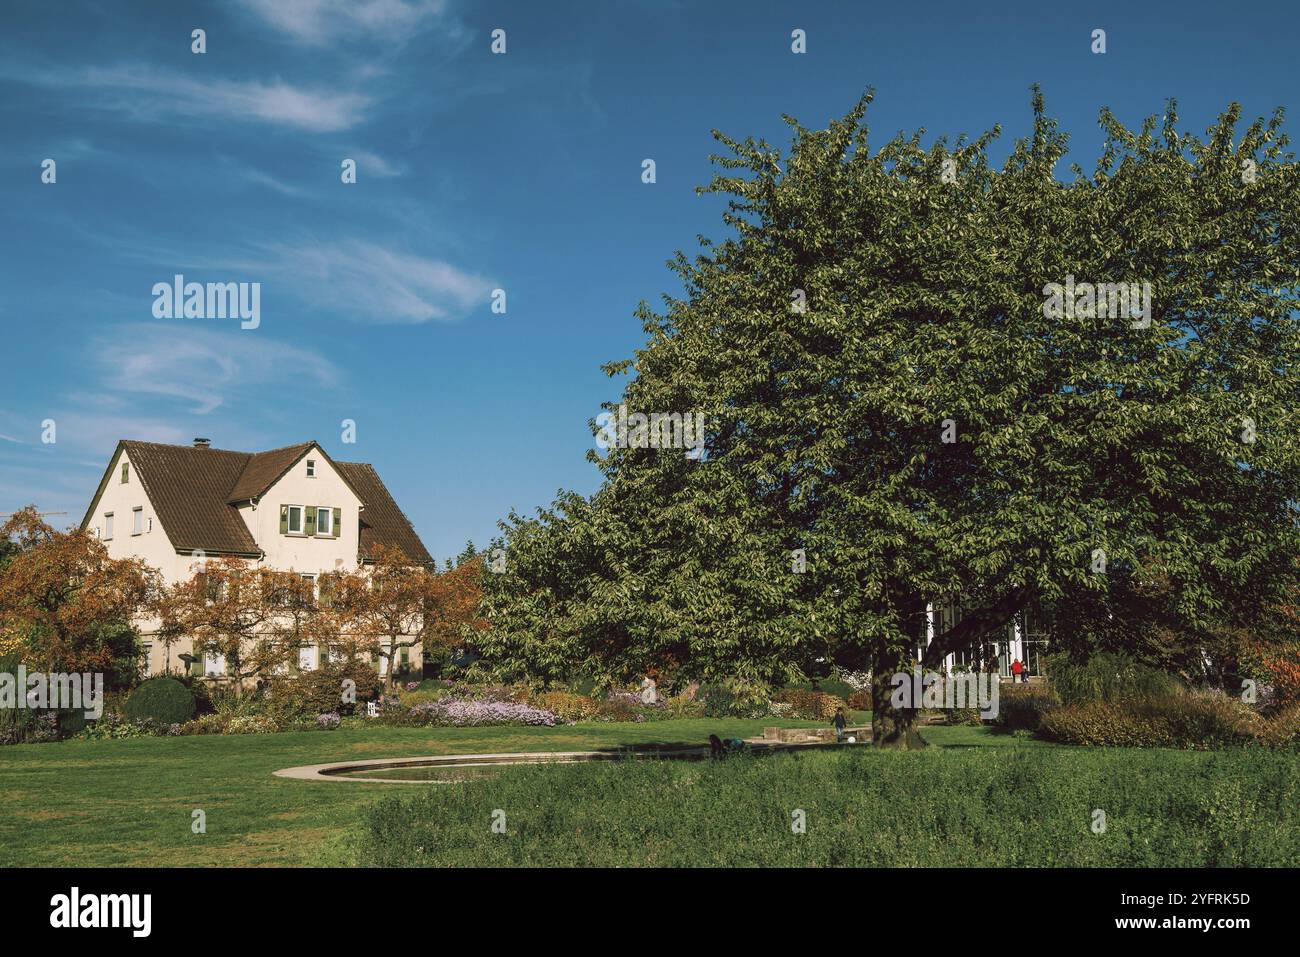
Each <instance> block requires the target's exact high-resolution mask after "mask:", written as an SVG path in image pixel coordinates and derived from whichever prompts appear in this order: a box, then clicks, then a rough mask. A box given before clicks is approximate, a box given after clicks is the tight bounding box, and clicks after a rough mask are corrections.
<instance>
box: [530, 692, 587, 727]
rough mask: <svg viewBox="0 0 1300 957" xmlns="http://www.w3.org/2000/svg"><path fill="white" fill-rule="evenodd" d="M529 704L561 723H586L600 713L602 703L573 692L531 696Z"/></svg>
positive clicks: (541, 693) (545, 693)
mask: <svg viewBox="0 0 1300 957" xmlns="http://www.w3.org/2000/svg"><path fill="white" fill-rule="evenodd" d="M526 703H527V704H530V705H532V706H533V707H535V708H541V709H542V710H543V711H549V712H551V714H553V715H555V716H556V717H557V718H559V719H560V720H561V721H568V722H573V721H585V720H587V719H589V718H594V717H595V716H596V715H597V714H599V713H600V702H598V701H597V700H596V699H595V698H592V697H590V696H588V695H585V694H575V693H574V692H572V691H541V692H537V693H535V694H530V695H529V696H528V698H527V702H526Z"/></svg>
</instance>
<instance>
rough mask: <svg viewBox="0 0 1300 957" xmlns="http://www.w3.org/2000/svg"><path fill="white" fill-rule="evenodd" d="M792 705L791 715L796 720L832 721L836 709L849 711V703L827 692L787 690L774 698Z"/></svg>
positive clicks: (778, 693) (799, 689) (801, 689)
mask: <svg viewBox="0 0 1300 957" xmlns="http://www.w3.org/2000/svg"><path fill="white" fill-rule="evenodd" d="M772 700H773V701H780V702H783V703H785V704H788V705H790V713H791V714H793V715H794V716H795V717H796V718H803V719H805V720H807V721H830V720H831V719H832V718H834V717H835V709H836V708H843V709H844V710H845V711H847V710H848V708H849V705H848V702H847V701H845V700H844V699H843V698H837V697H836V696H835V695H833V694H828V693H827V692H825V691H806V690H804V689H803V688H785V689H783V690H781V691H779V692H777V694H776V695H775V696H774V697H773V699H772Z"/></svg>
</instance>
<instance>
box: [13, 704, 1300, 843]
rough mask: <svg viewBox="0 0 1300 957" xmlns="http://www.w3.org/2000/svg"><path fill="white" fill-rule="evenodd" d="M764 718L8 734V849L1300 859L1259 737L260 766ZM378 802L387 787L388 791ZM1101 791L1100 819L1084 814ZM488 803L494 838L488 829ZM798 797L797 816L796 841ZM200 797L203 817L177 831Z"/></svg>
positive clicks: (1288, 762)
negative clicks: (386, 778) (1087, 745)
mask: <svg viewBox="0 0 1300 957" xmlns="http://www.w3.org/2000/svg"><path fill="white" fill-rule="evenodd" d="M773 723H777V722H773V721H772V719H765V720H756V721H742V720H734V719H733V720H713V719H699V720H681V721H666V722H648V723H644V724H590V725H578V726H569V727H559V728H513V727H512V728H384V727H366V728H359V729H345V730H339V731H335V732H329V733H322V732H305V733H297V734H273V735H229V736H208V737H181V738H142V739H133V740H119V741H93V742H92V741H68V742H62V743H59V744H45V745H20V746H12V747H6V748H4V749H2V750H0V808H2V809H3V810H0V866H7V867H13V866H39V865H45V866H59V865H82V866H139V865H158V866H213V865H216V866H221V865H226V866H273V865H306V866H310V865H320V864H347V863H367V864H369V863H376V864H378V863H388V864H398V865H402V864H423V865H461V866H464V865H473V864H525V863H528V864H560V865H563V864H597V863H604V864H621V865H629V864H639V863H658V864H721V863H731V864H742V865H744V864H788V865H800V864H810V863H817V864H848V863H852V864H889V863H894V864H1004V865H1010V864H1016V863H1022V864H1051V863H1056V864H1080V865H1090V864H1114V865H1121V866H1123V865H1128V864H1138V863H1153V864H1157V865H1159V864H1166V865H1173V864H1178V863H1183V864H1191V865H1200V864H1206V863H1209V864H1218V865H1237V864H1250V865H1252V866H1257V865H1274V864H1279V863H1291V864H1296V863H1300V823H1298V821H1297V815H1298V814H1300V811H1298V810H1297V808H1300V761H1298V760H1297V759H1296V758H1295V757H1294V756H1287V755H1280V754H1271V753H1268V752H1263V751H1251V752H1226V753H1183V752H1170V751H1121V750H1103V749H1095V750H1094V749H1081V748H1063V747H1055V746H1052V745H1046V744H1042V743H1040V742H1036V741H1032V740H1027V739H1023V738H1014V737H1009V736H1004V735H995V734H992V733H990V732H989V731H987V730H985V729H983V728H977V727H952V728H947V727H934V728H926V729H925V730H924V734H925V736H926V738H927V740H929V741H930V743H931V744H932V745H935V747H933V748H932V749H930V750H929V751H926V752H922V753H911V754H898V753H878V752H874V751H872V750H871V749H870V748H865V747H863V748H845V749H840V750H838V751H829V752H827V751H821V752H818V753H800V754H797V755H790V754H777V755H769V756H765V757H761V758H755V759H744V758H741V759H735V758H732V759H728V760H727V761H725V762H696V763H685V762H676V761H655V762H649V763H643V762H630V763H624V762H620V763H618V764H603V763H602V764H599V765H578V766H529V767H518V768H510V769H508V770H505V771H503V772H502V773H501V774H500V775H496V776H493V777H492V778H490V779H487V780H475V781H471V782H468V783H465V784H458V785H438V786H432V787H428V788H422V787H420V786H418V785H401V784H381V783H374V782H364V783H362V782H312V781H297V780H288V779H282V778H277V777H274V776H273V774H272V772H273V771H275V770H277V769H279V768H284V767H289V766H293V765H300V764H315V763H323V762H327V761H345V760H349V759H360V758H382V757H406V756H415V755H424V754H454V753H472V752H482V751H495V752H504V751H536V750H587V749H598V748H619V747H629V746H637V745H650V744H700V743H702V742H703V741H704V740H705V739H706V738H707V736H708V735H709V734H710V733H717V734H719V735H722V736H727V737H729V736H741V737H748V736H752V735H754V734H757V733H758V732H759V731H760V730H761V728H762V727H763V726H764V725H771V724H773ZM779 723H782V724H784V725H786V726H794V725H814V723H813V722H791V721H786V722H779ZM394 797H395V798H396V799H397V800H398V801H400V803H399V804H394V803H391V801H390V803H387V804H383V806H382V807H381V806H380V805H381V803H382V802H385V801H386V800H388V799H390V798H394ZM787 805H788V807H787ZM1098 807H1100V808H1103V809H1105V810H1106V812H1107V814H1108V829H1107V832H1106V834H1104V835H1095V834H1093V833H1092V831H1091V830H1090V822H1091V820H1092V818H1091V815H1092V812H1093V811H1094V810H1095V809H1096V808H1098ZM498 808H501V809H506V810H507V816H508V819H509V822H510V830H508V832H507V835H495V834H493V833H492V832H491V831H490V828H489V823H490V819H491V814H492V812H493V811H494V810H496V809H498ZM794 808H802V809H803V810H804V811H806V813H807V819H808V822H809V824H808V832H807V834H806V835H803V836H802V837H800V838H799V840H798V841H793V842H792V841H791V838H792V837H793V835H792V832H791V831H790V827H789V824H790V820H789V814H790V813H791V811H792V810H793V809H794ZM196 809H201V810H203V811H204V812H205V815H206V828H207V830H206V833H204V834H194V833H193V832H192V830H191V820H192V812H193V811H195V810H196Z"/></svg>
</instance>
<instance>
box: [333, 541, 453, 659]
mask: <svg viewBox="0 0 1300 957" xmlns="http://www.w3.org/2000/svg"><path fill="white" fill-rule="evenodd" d="M370 558H371V561H370V564H369V565H368V566H367V567H366V568H364V569H363V570H361V571H360V572H357V573H355V575H348V574H342V575H335V576H333V577H332V584H333V585H334V586H335V587H336V588H337V589H338V591H337V595H336V598H335V603H336V606H337V609H338V612H339V613H340V618H339V620H338V625H337V627H338V631H339V634H340V636H342V635H347V636H349V638H348V640H349V641H350V642H353V643H356V644H357V645H359V646H361V647H366V648H370V649H372V650H374V651H375V652H377V653H378V654H379V656H380V659H381V660H383V661H385V662H387V664H388V681H389V684H394V683H396V681H397V664H398V661H399V658H400V656H401V653H402V651H403V649H410V648H413V647H415V646H416V645H418V644H420V643H421V642H422V641H423V640H424V638H425V632H426V627H425V626H426V622H427V621H428V620H429V611H430V609H431V608H433V607H435V606H436V604H437V602H438V590H437V587H436V585H435V582H434V576H433V575H432V574H431V573H430V571H429V570H428V569H427V568H425V567H423V566H420V565H412V564H411V562H410V559H408V558H407V557H406V555H405V553H403V552H402V551H401V550H400V549H396V548H390V547H387V546H383V545H380V546H376V547H375V548H374V549H373V550H372V552H371V555H370Z"/></svg>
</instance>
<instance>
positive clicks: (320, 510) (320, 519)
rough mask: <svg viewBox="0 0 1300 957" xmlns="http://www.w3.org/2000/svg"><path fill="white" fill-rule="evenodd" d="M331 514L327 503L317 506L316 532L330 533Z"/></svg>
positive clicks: (320, 533) (319, 533)
mask: <svg viewBox="0 0 1300 957" xmlns="http://www.w3.org/2000/svg"><path fill="white" fill-rule="evenodd" d="M330 515H331V512H330V510H329V508H328V507H327V506H325V505H318V506H317V507H316V534H317V535H329V534H331V532H330Z"/></svg>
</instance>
